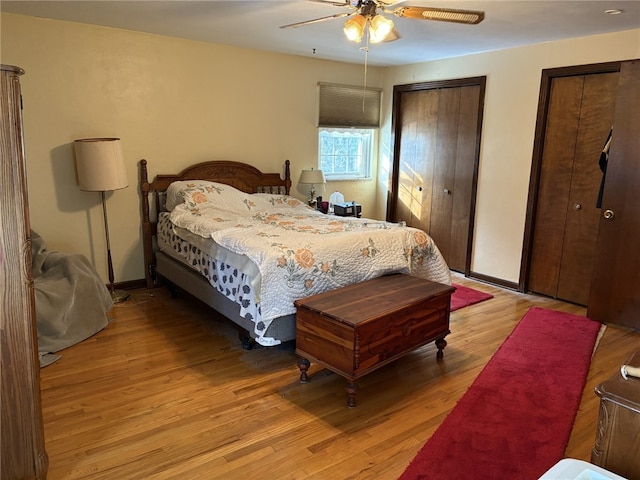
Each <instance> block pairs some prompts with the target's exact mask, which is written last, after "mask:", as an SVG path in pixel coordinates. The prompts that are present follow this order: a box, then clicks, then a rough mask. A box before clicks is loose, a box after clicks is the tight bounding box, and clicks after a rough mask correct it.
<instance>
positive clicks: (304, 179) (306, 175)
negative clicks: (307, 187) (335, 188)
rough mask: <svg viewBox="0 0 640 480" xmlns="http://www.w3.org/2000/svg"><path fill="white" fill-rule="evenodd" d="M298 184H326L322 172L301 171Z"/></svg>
mask: <svg viewBox="0 0 640 480" xmlns="http://www.w3.org/2000/svg"><path fill="white" fill-rule="evenodd" d="M300 183H310V184H315V185H318V184H320V183H326V181H325V179H324V173H322V170H313V169H311V170H302V173H300Z"/></svg>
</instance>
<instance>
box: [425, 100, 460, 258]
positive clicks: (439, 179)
mask: <svg viewBox="0 0 640 480" xmlns="http://www.w3.org/2000/svg"><path fill="white" fill-rule="evenodd" d="M459 112H460V89H458V88H455V89H454V88H443V89H441V90H440V95H439V98H438V125H437V138H436V153H435V155H436V163H435V168H434V171H433V193H432V196H431V223H430V225H429V234H430V235H431V237H432V238H433V240H434V241H435V242H436V245H438V248H439V249H440V251H441V252H442V254H443V255H444V257H445V258H446V259H447V263H449V254H450V251H451V212H452V210H453V195H452V193H451V192H452V191H453V187H454V180H455V168H456V157H457V150H458V141H457V139H458V118H459ZM449 266H450V267H451V265H449Z"/></svg>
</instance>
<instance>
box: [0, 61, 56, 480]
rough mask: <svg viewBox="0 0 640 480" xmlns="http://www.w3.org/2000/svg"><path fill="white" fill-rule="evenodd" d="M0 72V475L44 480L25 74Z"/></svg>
mask: <svg viewBox="0 0 640 480" xmlns="http://www.w3.org/2000/svg"><path fill="white" fill-rule="evenodd" d="M0 73H1V78H0V82H1V85H2V93H1V97H0V104H1V107H2V109H1V110H0V111H1V112H2V122H0V140H1V142H0V150H1V154H2V155H1V156H0V264H2V268H1V269H0V292H1V293H2V295H1V296H0V335H1V336H2V338H1V343H2V347H1V356H2V384H1V385H0V390H1V391H2V393H1V395H2V399H1V405H2V419H1V422H0V431H1V438H0V443H1V444H2V449H1V450H2V459H1V464H0V465H1V467H0V468H1V469H0V477H1V478H6V479H18V478H20V479H22V478H46V473H47V466H48V461H47V454H46V452H45V449H44V428H43V423H42V411H41V406H40V365H39V363H38V348H37V339H36V326H35V325H36V319H35V301H34V294H33V278H32V276H31V241H30V227H29V208H28V205H27V176H26V168H25V163H24V147H23V136H22V108H21V95H20V83H19V76H20V75H21V74H22V73H24V72H23V71H22V69H20V68H18V67H12V66H7V65H2V68H1V71H0Z"/></svg>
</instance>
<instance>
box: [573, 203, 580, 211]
mask: <svg viewBox="0 0 640 480" xmlns="http://www.w3.org/2000/svg"><path fill="white" fill-rule="evenodd" d="M573 209H574V210H582V205H580V204H579V203H576V204H575V205H574V206H573Z"/></svg>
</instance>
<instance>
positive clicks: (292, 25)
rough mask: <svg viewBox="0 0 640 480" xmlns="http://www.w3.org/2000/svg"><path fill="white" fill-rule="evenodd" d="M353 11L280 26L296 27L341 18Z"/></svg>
mask: <svg viewBox="0 0 640 480" xmlns="http://www.w3.org/2000/svg"><path fill="white" fill-rule="evenodd" d="M354 13H355V12H345V13H336V14H335V15H329V16H328V17H320V18H314V19H313V20H305V21H304V22H297V23H290V24H289V25H282V26H281V27H280V28H297V27H302V26H303V25H311V24H312V23H320V22H324V21H326V20H332V19H334V18H343V17H348V16H349V15H353V14H354Z"/></svg>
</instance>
